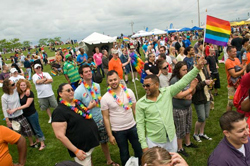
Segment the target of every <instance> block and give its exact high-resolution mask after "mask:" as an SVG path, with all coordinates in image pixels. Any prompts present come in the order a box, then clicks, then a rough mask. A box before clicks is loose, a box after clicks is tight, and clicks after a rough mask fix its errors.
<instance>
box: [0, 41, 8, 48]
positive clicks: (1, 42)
mask: <svg viewBox="0 0 250 166" xmlns="http://www.w3.org/2000/svg"><path fill="white" fill-rule="evenodd" d="M6 42H7V40H6V39H2V40H0V50H3V48H5V47H6Z"/></svg>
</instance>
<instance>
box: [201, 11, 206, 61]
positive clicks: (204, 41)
mask: <svg viewBox="0 0 250 166" xmlns="http://www.w3.org/2000/svg"><path fill="white" fill-rule="evenodd" d="M206 27H207V9H206V19H205V30H204V40H203V47H202V56H203V57H205V56H206V55H205V56H204V55H203V54H204V45H205V38H206Z"/></svg>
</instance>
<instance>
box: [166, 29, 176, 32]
mask: <svg viewBox="0 0 250 166" xmlns="http://www.w3.org/2000/svg"><path fill="white" fill-rule="evenodd" d="M165 31H166V32H167V33H173V32H178V29H166V30H165Z"/></svg>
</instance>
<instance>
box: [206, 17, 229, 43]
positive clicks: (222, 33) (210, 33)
mask: <svg viewBox="0 0 250 166" xmlns="http://www.w3.org/2000/svg"><path fill="white" fill-rule="evenodd" d="M230 34H231V26H230V22H229V21H225V20H222V19H219V18H216V17H212V16H209V15H207V23H206V31H205V36H204V37H205V42H206V43H211V44H215V45H220V46H227V42H228V39H229V36H230Z"/></svg>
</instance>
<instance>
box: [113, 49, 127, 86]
mask: <svg viewBox="0 0 250 166" xmlns="http://www.w3.org/2000/svg"><path fill="white" fill-rule="evenodd" d="M112 55H113V58H112V59H111V60H110V61H109V71H110V70H115V71H116V72H117V73H118V76H119V77H120V79H121V81H120V83H121V84H122V85H124V86H125V87H126V83H125V81H124V79H123V69H122V68H123V67H124V66H126V65H127V64H128V63H129V62H130V60H131V58H130V57H129V59H128V61H127V62H126V63H123V64H122V62H121V60H120V58H119V55H118V50H115V49H113V50H112Z"/></svg>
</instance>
